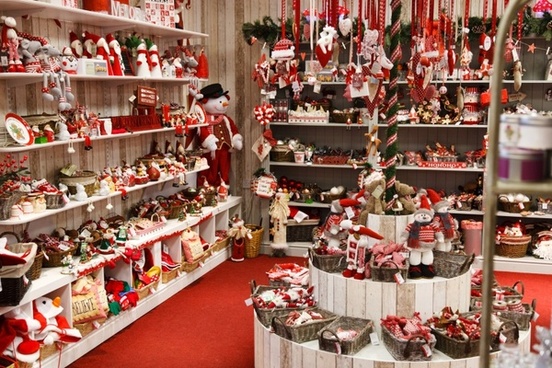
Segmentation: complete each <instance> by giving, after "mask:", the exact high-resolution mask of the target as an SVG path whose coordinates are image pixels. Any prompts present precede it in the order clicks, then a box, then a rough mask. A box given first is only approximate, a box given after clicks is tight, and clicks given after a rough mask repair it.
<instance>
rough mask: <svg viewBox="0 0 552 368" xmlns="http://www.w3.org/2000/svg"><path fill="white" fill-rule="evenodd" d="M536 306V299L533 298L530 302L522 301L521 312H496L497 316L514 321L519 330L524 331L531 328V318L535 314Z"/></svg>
mask: <svg viewBox="0 0 552 368" xmlns="http://www.w3.org/2000/svg"><path fill="white" fill-rule="evenodd" d="M536 306H537V300H536V299H533V302H532V303H531V304H528V303H523V312H516V311H511V310H506V311H500V312H497V313H496V314H497V316H500V317H502V318H505V319H508V320H510V321H514V322H515V323H516V324H517V325H518V327H519V329H520V330H523V331H526V330H529V329H530V328H531V320H532V319H533V316H534V314H535V308H536Z"/></svg>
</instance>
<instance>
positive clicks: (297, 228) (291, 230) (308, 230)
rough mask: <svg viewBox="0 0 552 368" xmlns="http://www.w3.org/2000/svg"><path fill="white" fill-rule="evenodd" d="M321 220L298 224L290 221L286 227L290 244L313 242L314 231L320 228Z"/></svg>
mask: <svg viewBox="0 0 552 368" xmlns="http://www.w3.org/2000/svg"><path fill="white" fill-rule="evenodd" d="M318 222H319V220H316V219H313V220H303V221H301V223H298V222H297V221H295V220H288V223H287V227H286V240H287V241H288V242H312V231H313V230H314V228H315V227H317V226H318Z"/></svg>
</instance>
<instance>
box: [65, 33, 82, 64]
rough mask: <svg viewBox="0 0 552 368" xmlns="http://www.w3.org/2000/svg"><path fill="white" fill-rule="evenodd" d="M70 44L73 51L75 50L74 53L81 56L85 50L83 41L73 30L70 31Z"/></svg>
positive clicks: (77, 56)
mask: <svg viewBox="0 0 552 368" xmlns="http://www.w3.org/2000/svg"><path fill="white" fill-rule="evenodd" d="M69 45H70V47H71V51H73V55H75V57H76V58H81V57H82V54H83V52H84V49H83V45H82V41H81V40H80V38H79V36H77V34H76V33H75V32H73V31H71V32H69Z"/></svg>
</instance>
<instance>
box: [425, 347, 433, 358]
mask: <svg viewBox="0 0 552 368" xmlns="http://www.w3.org/2000/svg"><path fill="white" fill-rule="evenodd" d="M422 351H423V352H424V355H425V356H426V357H430V356H432V355H433V352H432V351H431V348H430V347H429V345H428V344H424V345H423V346H422Z"/></svg>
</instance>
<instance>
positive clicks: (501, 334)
mask: <svg viewBox="0 0 552 368" xmlns="http://www.w3.org/2000/svg"><path fill="white" fill-rule="evenodd" d="M498 340H499V341H500V342H501V343H502V344H504V343H505V342H506V340H508V338H507V337H506V336H504V334H503V333H502V332H501V333H500V335H499V336H498Z"/></svg>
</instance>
